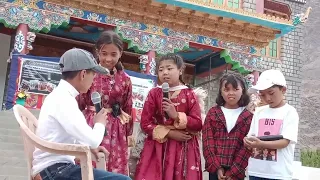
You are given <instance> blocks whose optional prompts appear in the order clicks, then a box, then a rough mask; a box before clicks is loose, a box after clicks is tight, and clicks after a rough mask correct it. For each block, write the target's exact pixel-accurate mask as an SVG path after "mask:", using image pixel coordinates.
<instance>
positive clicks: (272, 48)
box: [269, 39, 278, 57]
mask: <svg viewBox="0 0 320 180" xmlns="http://www.w3.org/2000/svg"><path fill="white" fill-rule="evenodd" d="M277 54H278V43H277V39H275V40H273V41H271V42H270V43H269V56H270V57H277Z"/></svg>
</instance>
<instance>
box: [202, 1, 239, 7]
mask: <svg viewBox="0 0 320 180" xmlns="http://www.w3.org/2000/svg"><path fill="white" fill-rule="evenodd" d="M204 1H205V2H208V0H204ZM210 2H211V3H213V4H217V5H221V6H228V7H231V8H240V4H241V0H211V1H210Z"/></svg>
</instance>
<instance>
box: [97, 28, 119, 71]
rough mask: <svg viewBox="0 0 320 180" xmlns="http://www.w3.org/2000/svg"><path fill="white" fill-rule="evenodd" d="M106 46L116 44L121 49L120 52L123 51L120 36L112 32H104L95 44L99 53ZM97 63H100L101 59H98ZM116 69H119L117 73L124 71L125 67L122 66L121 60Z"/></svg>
mask: <svg viewBox="0 0 320 180" xmlns="http://www.w3.org/2000/svg"><path fill="white" fill-rule="evenodd" d="M105 44H114V45H116V46H117V47H118V48H119V51H120V52H122V51H123V42H122V40H121V38H120V36H119V35H118V34H117V33H115V32H113V31H111V30H109V31H104V32H102V33H101V34H100V36H99V39H98V40H97V42H96V44H95V49H96V50H97V51H100V49H101V48H103V46H104V45H105ZM97 57H98V56H97ZM97 62H98V63H100V61H99V58H97ZM115 68H116V69H117V71H122V70H123V66H122V63H121V61H120V59H119V61H118V62H117V64H116V65H115Z"/></svg>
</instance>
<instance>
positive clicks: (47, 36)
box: [36, 33, 141, 57]
mask: <svg viewBox="0 0 320 180" xmlns="http://www.w3.org/2000/svg"><path fill="white" fill-rule="evenodd" d="M36 35H37V37H41V38H44V39H51V40H55V41H61V42H65V43H69V44H74V45H79V46H85V47H89V48H93V47H94V43H89V42H83V41H78V40H74V39H68V38H63V37H59V36H53V35H49V34H42V33H36ZM36 40H37V39H36ZM123 53H124V54H127V55H130V56H134V57H139V56H141V54H138V53H134V52H129V51H123Z"/></svg>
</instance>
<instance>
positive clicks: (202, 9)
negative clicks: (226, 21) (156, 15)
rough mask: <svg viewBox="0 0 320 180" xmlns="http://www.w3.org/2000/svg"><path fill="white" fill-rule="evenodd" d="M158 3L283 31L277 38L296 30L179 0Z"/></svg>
mask: <svg viewBox="0 0 320 180" xmlns="http://www.w3.org/2000/svg"><path fill="white" fill-rule="evenodd" d="M156 1H157V2H160V3H165V4H170V5H173V6H178V7H182V8H186V9H192V10H196V11H200V12H205V13H209V14H214V15H219V16H222V17H228V18H233V19H237V20H241V21H246V22H250V23H253V24H258V25H261V26H266V27H270V28H274V29H279V30H281V34H278V35H277V37H280V36H282V35H284V34H287V33H288V32H290V31H292V30H293V29H294V28H295V27H294V26H293V25H287V24H282V23H277V22H273V21H268V20H263V19H260V18H258V17H251V16H245V15H241V14H236V13H233V12H227V11H223V10H220V9H212V8H209V7H204V6H201V5H196V4H191V3H188V2H181V1H179V0H156Z"/></svg>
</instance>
